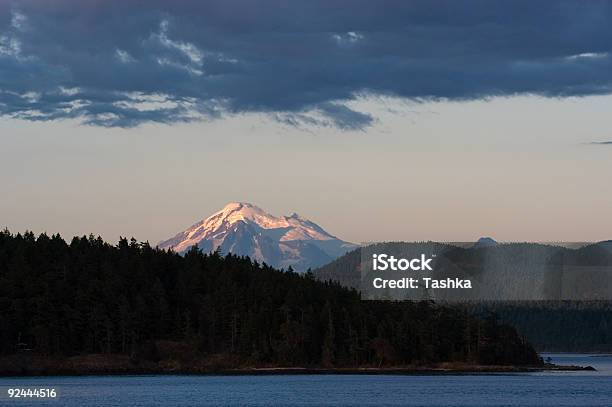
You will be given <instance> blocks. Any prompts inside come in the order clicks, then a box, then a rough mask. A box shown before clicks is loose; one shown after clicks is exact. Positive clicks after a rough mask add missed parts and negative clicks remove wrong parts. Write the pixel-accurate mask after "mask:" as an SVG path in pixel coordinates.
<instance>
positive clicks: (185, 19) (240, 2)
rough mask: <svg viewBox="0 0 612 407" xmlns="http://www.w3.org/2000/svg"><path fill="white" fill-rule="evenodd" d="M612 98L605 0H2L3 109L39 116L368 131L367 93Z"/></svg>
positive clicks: (611, 27) (611, 8) (611, 40)
mask: <svg viewBox="0 0 612 407" xmlns="http://www.w3.org/2000/svg"><path fill="white" fill-rule="evenodd" d="M611 92H612V3H609V2H604V1H596V0H595V1H589V2H584V1H556V2H533V1H513V2H507V1H491V0H488V1H433V2H432V1H429V0H427V1H377V2H373V1H370V0H367V1H366V0H350V1H348V0H346V1H344V0H334V1H329V0H312V1H304V2H290V1H286V0H275V1H271V0H259V1H250V0H216V1H195V0H193V1H187V0H186V1H180V2H169V1H161V0H147V1H145V0H121V1H120V0H116V1H101V0H96V1H94V0H92V1H79V0H73V1H69V0H54V1H53V2H50V1H48V0H21V1H14V2H10V1H0V115H3V116H12V117H19V118H23V119H27V120H56V119H62V118H81V119H82V120H83V121H84V122H85V123H89V124H92V125H100V126H123V127H129V126H134V125H138V124H140V123H144V122H162V123H172V122H180V121H191V120H199V119H201V118H210V117H220V116H222V115H224V114H232V113H241V112H263V113H270V114H272V115H273V117H276V118H278V119H279V120H281V121H283V122H285V123H289V124H294V125H295V124H315V125H317V124H319V125H330V126H336V127H338V128H342V129H360V128H364V127H366V126H368V125H370V124H371V123H372V122H373V120H374V118H372V117H370V116H369V115H368V114H366V113H362V112H357V111H355V110H353V109H351V108H349V107H348V105H347V104H346V102H347V101H350V100H353V99H355V98H356V97H357V95H376V96H379V95H386V96H394V97H401V98H410V99H415V100H429V99H451V100H470V99H479V98H487V97H491V96H503V95H515V94H526V93H527V94H538V95H543V96H548V97H564V96H572V95H593V94H608V93H611Z"/></svg>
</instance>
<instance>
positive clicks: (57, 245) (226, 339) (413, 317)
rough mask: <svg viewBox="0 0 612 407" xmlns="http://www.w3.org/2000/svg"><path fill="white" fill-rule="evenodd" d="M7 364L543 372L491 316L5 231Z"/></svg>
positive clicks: (1, 274)
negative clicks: (180, 356) (162, 347)
mask: <svg viewBox="0 0 612 407" xmlns="http://www.w3.org/2000/svg"><path fill="white" fill-rule="evenodd" d="M0 327H1V329H0V355H10V354H15V353H19V352H24V351H28V352H35V353H37V354H44V355H55V356H61V357H68V356H72V355H83V354H91V353H96V354H126V355H130V356H131V357H134V358H154V357H155V346H156V343H158V342H159V341H162V340H165V341H176V342H180V343H185V344H189V345H190V346H191V347H192V348H193V349H195V352H196V353H197V355H198V356H199V357H212V356H213V355H225V357H231V358H233V359H234V360H237V361H238V362H237V363H239V364H241V365H258V364H261V365H266V364H267V365H276V366H328V367H332V366H347V367H348V366H351V367H353V366H401V365H414V364H433V363H440V362H465V363H478V364H496V365H508V364H514V365H536V364H540V363H541V359H540V358H539V357H538V355H537V353H536V352H535V351H534V349H533V348H532V346H531V345H530V344H529V343H527V342H526V340H525V339H524V338H522V337H521V336H520V335H519V334H518V333H517V332H516V331H515V330H514V329H513V328H511V327H509V326H507V325H503V324H499V323H498V322H497V321H496V319H495V318H494V317H492V316H490V315H489V316H485V317H484V318H476V317H473V316H471V315H470V314H469V312H467V311H466V310H465V309H461V308H455V307H449V306H439V305H435V304H433V303H431V302H426V301H423V302H392V301H362V300H361V298H360V295H359V293H358V292H357V291H355V290H353V289H348V288H344V287H342V286H340V285H339V284H338V283H335V282H331V281H318V280H316V279H315V278H314V277H313V275H312V274H311V273H306V274H298V273H294V272H293V271H292V270H291V269H289V270H287V271H283V270H280V271H279V270H275V269H273V268H271V267H269V266H267V265H265V264H258V263H257V262H255V261H252V260H251V259H249V258H248V257H239V256H235V255H232V254H227V255H222V254H220V253H218V252H214V253H203V252H202V251H200V250H198V249H197V248H195V247H194V248H192V249H191V250H189V251H188V252H187V253H186V254H185V255H178V254H176V253H173V252H171V251H164V250H160V249H157V248H153V247H151V246H150V245H149V244H148V243H139V242H137V241H136V240H134V239H132V240H129V241H128V240H127V239H125V238H122V239H121V240H120V241H119V242H118V244H117V245H111V244H109V243H106V242H104V241H103V240H102V239H101V238H100V237H94V236H86V237H75V238H73V239H72V240H71V241H70V242H69V243H67V242H66V241H64V240H63V239H62V238H61V237H60V236H59V235H53V236H48V235H46V234H41V235H39V236H35V235H34V234H33V233H31V232H27V233H25V234H11V233H10V232H9V231H7V230H5V231H3V232H0Z"/></svg>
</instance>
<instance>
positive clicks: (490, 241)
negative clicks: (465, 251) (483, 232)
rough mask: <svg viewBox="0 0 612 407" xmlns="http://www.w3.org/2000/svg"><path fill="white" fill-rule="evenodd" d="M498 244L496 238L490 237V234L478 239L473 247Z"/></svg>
mask: <svg viewBox="0 0 612 407" xmlns="http://www.w3.org/2000/svg"><path fill="white" fill-rule="evenodd" d="M497 245H498V243H497V241H496V240H495V239H493V238H491V237H488V236H484V237H481V238H480V239H478V240H477V241H476V243H474V246H473V247H491V246H497Z"/></svg>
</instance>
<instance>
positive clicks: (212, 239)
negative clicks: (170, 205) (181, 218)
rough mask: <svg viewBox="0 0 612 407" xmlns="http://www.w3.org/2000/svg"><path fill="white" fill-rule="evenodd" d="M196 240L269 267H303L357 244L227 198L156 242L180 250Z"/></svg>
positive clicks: (304, 221) (205, 246)
mask: <svg viewBox="0 0 612 407" xmlns="http://www.w3.org/2000/svg"><path fill="white" fill-rule="evenodd" d="M194 245H197V246H198V247H199V248H200V249H202V250H203V251H204V252H211V251H214V250H216V249H217V248H220V250H221V252H222V253H234V254H238V255H243V256H249V257H250V258H252V259H255V260H257V261H259V262H265V263H266V264H269V265H271V266H273V267H277V268H285V269H286V268H288V267H289V266H291V267H293V269H294V270H296V271H305V270H307V269H308V268H315V267H319V266H322V265H324V264H327V263H329V262H330V261H332V260H334V259H336V258H338V257H340V256H342V255H343V254H344V253H346V252H347V251H349V250H352V249H355V248H356V247H357V245H355V244H353V243H348V242H344V241H342V240H340V239H338V238H336V237H335V236H332V235H330V234H329V233H327V232H326V231H325V230H323V228H321V227H320V226H319V225H317V224H316V223H314V222H311V221H309V220H307V219H304V218H302V217H300V216H299V215H297V214H295V213H294V214H292V215H290V216H281V217H276V216H273V215H270V214H269V213H267V212H265V211H263V210H262V209H260V208H258V207H257V206H255V205H252V204H249V203H243V202H231V203H229V204H227V205H226V206H225V207H224V208H223V209H221V210H220V211H218V212H216V213H214V214H213V215H211V216H210V217H208V218H206V219H204V220H203V221H201V222H198V223H196V224H195V225H193V226H191V227H190V228H189V229H187V230H185V231H184V232H181V233H179V234H177V235H176V236H174V237H173V238H171V239H168V240H166V241H163V242H160V243H159V244H158V247H159V248H161V249H172V250H174V251H175V252H178V253H183V252H185V251H187V250H188V249H189V248H191V247H192V246H194Z"/></svg>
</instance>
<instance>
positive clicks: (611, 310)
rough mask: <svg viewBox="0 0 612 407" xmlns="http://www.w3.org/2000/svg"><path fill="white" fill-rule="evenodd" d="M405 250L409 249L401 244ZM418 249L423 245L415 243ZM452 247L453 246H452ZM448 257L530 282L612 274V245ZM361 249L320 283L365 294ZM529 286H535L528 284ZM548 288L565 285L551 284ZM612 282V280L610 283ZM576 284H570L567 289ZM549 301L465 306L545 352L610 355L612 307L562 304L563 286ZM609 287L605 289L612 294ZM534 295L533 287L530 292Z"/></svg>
mask: <svg viewBox="0 0 612 407" xmlns="http://www.w3.org/2000/svg"><path fill="white" fill-rule="evenodd" d="M396 244H397V245H401V244H403V243H396ZM414 245H419V244H418V243H415V244H414ZM451 246H452V245H451ZM441 248H444V250H445V252H446V253H447V255H448V256H449V257H452V258H453V259H454V261H456V262H457V263H459V264H462V265H463V267H465V269H470V267H471V269H473V270H478V269H479V268H480V267H482V265H483V264H485V263H486V264H487V265H488V266H489V267H492V268H493V269H496V270H497V272H499V273H502V274H503V273H510V274H513V275H517V276H527V277H529V275H530V274H529V273H533V272H536V273H537V272H543V271H545V270H546V269H548V270H549V272H554V273H558V272H561V273H562V272H563V271H564V270H580V269H581V268H588V269H589V270H591V269H596V270H598V269H601V270H602V272H603V273H607V274H608V275H610V270H612V241H603V242H599V243H594V244H589V245H584V246H581V247H578V248H566V247H561V246H552V245H543V244H537V243H513V244H498V243H496V244H485V245H470V246H466V245H463V246H462V247H454V248H452V247H450V246H449V247H446V246H441ZM451 249H452V250H451ZM360 250H361V249H357V250H354V251H351V252H349V253H347V254H345V255H344V256H342V257H340V258H338V259H336V260H335V261H333V262H331V263H329V264H327V265H325V266H323V267H321V268H319V269H316V270H314V271H313V274H314V275H315V276H316V278H318V279H321V280H326V281H327V280H332V281H336V282H339V283H340V284H342V285H345V286H347V287H352V288H355V289H359V285H360V261H361V252H360ZM532 258H539V259H544V260H545V261H544V262H542V261H540V263H539V264H540V265H542V263H544V265H546V268H544V267H540V269H539V271H538V267H539V266H538V267H536V268H535V269H533V268H530V267H529V265H530V264H538V263H537V262H533V261H532V260H529V259H532ZM525 281H527V284H526V286H528V285H529V282H530V281H531V280H530V279H529V278H527V279H526V280H525ZM546 281H547V282H555V281H556V282H559V281H563V280H562V279H561V280H560V279H554V278H550V279H548V280H546ZM607 281H611V282H612V275H610V277H609V278H607ZM568 285H569V286H571V284H565V289H567V288H568V287H567V286H568ZM546 288H547V292H546V294H547V295H548V296H549V300H541V301H500V302H481V303H470V304H466V305H464V306H465V307H466V308H467V309H469V310H470V311H471V312H472V313H474V314H475V315H478V316H485V315H488V314H490V313H491V312H493V313H495V314H496V315H497V316H498V317H499V318H500V320H502V321H503V322H505V323H508V324H510V325H513V326H515V327H516V328H517V329H518V330H519V332H521V333H522V334H524V335H526V337H527V338H528V339H529V340H530V342H531V343H533V344H534V345H535V347H536V348H537V349H538V350H541V351H563V352H610V351H612V301H556V300H554V298H556V297H555V296H558V295H560V292H561V290H562V289H563V288H564V287H563V285H559V284H552V283H551V284H547V287H546ZM607 288H609V287H602V289H607ZM526 289H529V287H526Z"/></svg>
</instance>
